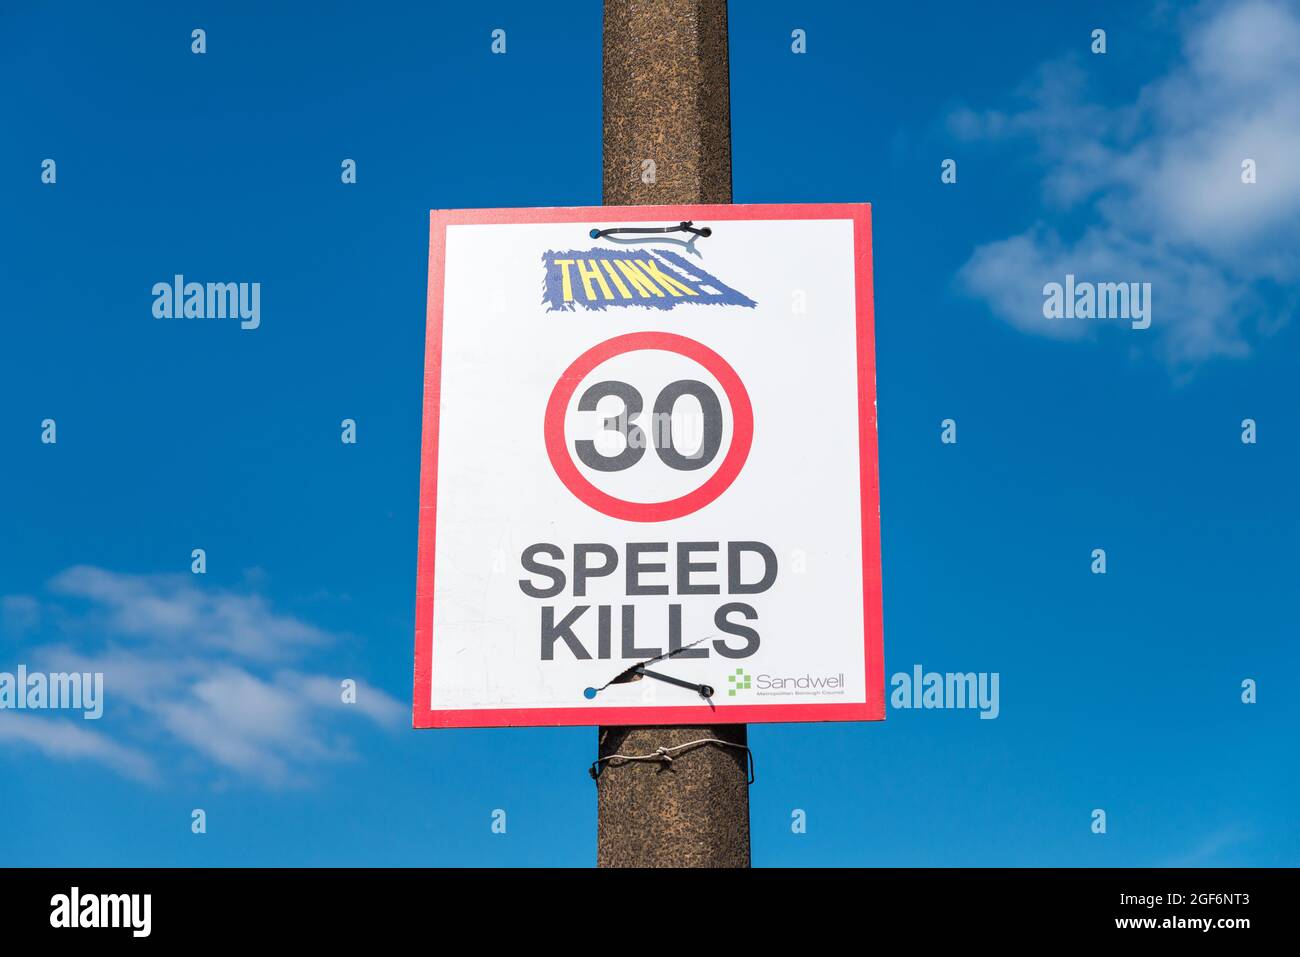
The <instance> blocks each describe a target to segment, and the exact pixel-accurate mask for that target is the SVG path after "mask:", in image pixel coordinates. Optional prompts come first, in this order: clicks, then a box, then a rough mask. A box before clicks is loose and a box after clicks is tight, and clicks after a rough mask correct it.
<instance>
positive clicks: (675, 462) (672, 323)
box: [414, 204, 884, 728]
mask: <svg viewBox="0 0 1300 957" xmlns="http://www.w3.org/2000/svg"><path fill="white" fill-rule="evenodd" d="M688 223H690V224H691V225H689V226H688V225H687V224H688ZM871 284H872V272H871V212H870V207H869V206H867V205H820V204H819V205H779V206H777V205H774V206H641V207H609V206H597V207H588V208H557V209H488V210H435V211H434V212H433V213H432V214H431V235H430V252H429V295H428V316H427V336H426V346H425V389H424V428H423V448H422V466H421V477H420V531H419V559H418V572H417V575H418V577H417V586H416V635H415V695H414V724H415V726H416V727H417V728H424V727H488V726H507V725H596V724H601V725H620V724H635V725H651V724H689V723H710V724H717V723H720V722H721V723H728V722H744V723H751V722H762V721H861V720H880V719H883V718H884V664H883V649H882V640H881V592H880V524H879V484H878V468H877V459H876V395H875V350H874V344H873V331H872V288H871Z"/></svg>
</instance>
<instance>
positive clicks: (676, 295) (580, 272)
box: [542, 249, 757, 312]
mask: <svg viewBox="0 0 1300 957" xmlns="http://www.w3.org/2000/svg"><path fill="white" fill-rule="evenodd" d="M542 262H543V263H544V264H545V266H546V285H545V287H544V288H543V290H542V302H544V303H546V307H547V309H546V311H547V312H573V311H574V310H576V308H577V307H578V306H579V305H581V306H582V307H583V308H584V309H596V310H604V309H607V308H608V307H610V306H644V307H646V308H647V309H672V308H673V307H674V306H676V305H678V304H679V303H683V302H696V303H706V304H713V305H722V306H745V307H746V308H749V309H752V308H754V306H756V305H757V303H756V302H754V300H752V299H750V298H749V297H748V296H746V295H744V294H743V293H740V292H737V291H736V290H735V289H732V288H731V287H730V286H728V285H726V284H725V283H723V282H721V281H719V280H718V279H717V278H716V277H714V276H711V275H709V273H707V272H705V271H704V270H703V269H701V268H700V267H699V266H696V265H693V264H691V263H689V262H687V261H686V260H685V259H683V258H682V257H681V256H679V255H677V254H676V253H674V252H670V251H668V250H665V249H656V250H653V251H635V252H634V251H631V250H621V249H589V250H587V251H586V252H579V251H577V250H572V249H571V250H568V251H567V252H556V251H554V250H548V251H547V252H546V253H545V254H544V255H543V256H542Z"/></svg>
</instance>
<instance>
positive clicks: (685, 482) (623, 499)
mask: <svg viewBox="0 0 1300 957" xmlns="http://www.w3.org/2000/svg"><path fill="white" fill-rule="evenodd" d="M647 352H658V353H668V354H669V355H670V357H671V358H673V359H675V360H678V361H677V362H676V365H677V366H680V367H682V368H681V369H680V375H681V377H677V375H669V376H664V375H663V374H662V370H663V363H662V361H660V362H658V363H654V364H653V365H652V364H651V363H649V362H645V363H642V364H640V368H639V369H638V365H637V363H635V362H634V361H623V362H622V363H620V362H619V360H635V359H636V358H640V357H639V356H638V355H637V354H638V353H647ZM644 358H647V359H648V358H649V357H644ZM619 365H622V366H623V367H624V368H625V370H627V371H625V372H622V373H620V372H619V371H618V366H619ZM637 371H640V372H641V373H642V374H641V375H639V376H635V375H633V374H629V373H635V372H637ZM646 373H650V374H648V375H647V374H646ZM654 373H658V375H655V374H654ZM633 378H639V379H642V380H644V381H645V382H646V383H647V384H648V385H649V386H650V388H649V389H647V388H645V387H644V385H642V384H639V383H637V382H633V381H628V380H631V379H633ZM656 378H658V379H660V380H662V381H660V382H654V381H653V380H654V379H656ZM650 391H653V392H654V395H653V397H651V396H650V395H649V392H650ZM609 401H612V403H613V408H611V409H610V410H609V412H608V413H606V411H605V409H603V408H602V406H604V405H606V403H607V402H609ZM682 406H687V408H686V409H683V408H682ZM584 412H585V413H594V416H593V415H588V416H587V417H586V418H587V425H588V428H586V429H584V428H583V427H582V421H581V413H584ZM575 413H577V414H576V415H575ZM593 418H594V419H596V420H597V421H598V425H599V428H598V431H596V432H595V433H594V434H592V435H588V436H587V437H582V435H581V433H583V432H591V429H590V423H591V420H592V419H593ZM753 436H754V413H753V408H752V407H751V405H750V402H749V394H748V393H747V392H746V391H745V385H744V383H743V382H742V381H741V379H740V376H739V375H737V374H736V371H735V370H734V369H733V368H732V367H731V366H730V365H729V364H728V363H727V361H726V360H725V359H723V358H722V356H720V355H718V353H716V352H714V351H713V350H712V349H710V348H709V347H708V346H705V345H703V344H702V343H700V342H697V341H695V340H694V339H690V338H688V337H686V336H681V335H677V334H675V333H669V332H637V333H629V334H627V335H622V336H615V337H614V338H612V339H607V340H605V341H604V342H602V343H599V344H598V345H595V346H593V347H592V348H590V349H588V350H587V351H586V352H584V353H582V355H580V356H578V357H577V358H576V359H575V360H574V361H573V363H572V365H570V366H569V367H568V368H567V369H565V370H564V373H563V374H562V375H561V376H560V379H559V381H558V382H556V384H555V388H554V390H553V391H552V392H551V397H550V401H549V402H548V403H547V406H546V421H545V438H546V452H547V455H548V456H549V457H550V460H551V465H552V466H553V467H554V469H555V473H556V475H558V476H559V478H560V481H561V482H563V483H564V485H565V487H566V488H568V490H569V491H570V492H572V493H573V494H574V495H575V496H577V498H578V499H580V500H581V501H582V502H584V503H585V504H587V505H589V506H591V507H592V508H594V509H595V510H596V511H598V512H601V513H603V514H605V515H608V516H610V517H612V518H621V519H624V520H627V521H632V522H661V521H667V520H670V519H674V518H681V517H683V516H685V515H689V514H691V513H692V512H696V511H698V510H700V509H701V508H704V507H705V506H706V505H708V504H709V503H710V502H712V501H713V500H714V499H716V498H717V497H718V496H719V495H721V494H722V493H723V492H725V491H726V490H727V487H728V486H730V485H731V483H732V482H733V481H735V479H736V476H737V475H738V474H739V473H740V470H741V469H742V468H743V467H744V465H745V459H746V458H747V457H748V455H749V447H750V443H751V442H752V440H753ZM602 439H604V440H605V441H604V443H603V444H604V446H605V448H602V443H601V440H602ZM611 446H612V447H611ZM647 453H649V454H647ZM674 473H676V474H675V475H674ZM664 487H667V488H669V489H670V490H671V492H670V494H672V493H674V492H675V493H679V494H672V497H669V498H660V497H658V496H656V493H655V489H656V488H664ZM624 489H626V491H624Z"/></svg>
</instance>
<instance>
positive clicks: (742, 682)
mask: <svg viewBox="0 0 1300 957" xmlns="http://www.w3.org/2000/svg"><path fill="white" fill-rule="evenodd" d="M727 683H728V684H729V685H731V687H730V688H728V689H727V697H729V698H734V697H735V696H736V692H737V691H748V690H749V675H747V674H745V669H744V668H737V669H736V673H735V674H734V675H727Z"/></svg>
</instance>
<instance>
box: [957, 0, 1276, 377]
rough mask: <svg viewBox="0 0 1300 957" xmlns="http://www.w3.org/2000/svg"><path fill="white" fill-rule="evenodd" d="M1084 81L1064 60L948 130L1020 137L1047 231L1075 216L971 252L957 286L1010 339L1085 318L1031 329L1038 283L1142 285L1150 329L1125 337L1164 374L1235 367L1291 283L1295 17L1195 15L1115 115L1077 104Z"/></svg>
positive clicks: (1254, 4)
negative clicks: (1203, 366)
mask: <svg viewBox="0 0 1300 957" xmlns="http://www.w3.org/2000/svg"><path fill="white" fill-rule="evenodd" d="M1098 59H1100V58H1098ZM1085 79H1086V74H1085V73H1084V72H1083V71H1082V70H1081V69H1080V68H1079V66H1078V65H1077V63H1074V62H1066V63H1056V64H1049V65H1047V66H1044V67H1043V68H1042V69H1041V70H1040V71H1039V73H1038V74H1037V76H1036V77H1035V78H1034V79H1033V80H1032V81H1031V82H1030V83H1029V84H1028V85H1027V87H1026V90H1025V93H1024V96H1023V99H1024V101H1025V102H1024V105H1023V107H1022V108H1020V109H1017V110H1010V111H992V112H983V113H980V112H975V111H971V110H962V111H959V112H957V113H955V114H953V115H952V116H951V117H950V118H949V125H950V129H951V130H952V131H953V133H954V134H956V135H957V136H959V137H962V138H967V139H981V140H997V141H1005V140H1011V139H1016V138H1026V139H1028V140H1029V141H1030V142H1031V144H1032V146H1033V149H1034V151H1035V155H1036V157H1037V158H1038V159H1039V160H1040V161H1041V163H1042V166H1043V168H1044V170H1045V172H1044V178H1043V182H1042V184H1041V186H1042V193H1043V198H1044V201H1045V203H1046V204H1047V205H1048V206H1049V212H1050V213H1051V214H1052V215H1051V217H1049V218H1050V219H1056V218H1057V215H1056V214H1058V213H1060V212H1077V213H1081V214H1082V215H1083V218H1084V224H1083V225H1082V227H1081V228H1080V229H1078V230H1076V231H1075V232H1074V233H1072V234H1069V235H1063V234H1062V232H1061V231H1059V230H1058V229H1056V228H1054V227H1053V226H1051V225H1049V222H1048V221H1040V222H1038V223H1035V224H1033V225H1031V226H1029V227H1028V228H1027V229H1025V230H1024V231H1023V232H1021V233H1019V234H1017V235H1014V236H1011V237H1007V238H1004V239H1000V240H997V241H994V242H989V243H987V244H985V245H982V246H980V247H978V248H977V249H976V250H975V251H974V253H973V254H972V256H971V257H970V259H969V260H968V261H967V263H966V264H965V265H964V266H963V267H962V269H961V270H960V273H959V275H958V281H959V283H960V284H961V285H962V286H963V287H964V288H965V289H966V290H967V291H968V292H970V293H971V294H973V295H975V296H978V297H980V298H983V299H985V300H986V301H987V302H988V304H989V306H990V308H991V309H992V310H993V312H994V313H996V314H997V315H998V316H1000V317H1001V318H1003V319H1005V320H1006V321H1008V322H1010V323H1011V324H1013V325H1015V326H1016V327H1017V328H1019V329H1022V330H1024V331H1026V332H1032V333H1035V334H1039V335H1044V336H1052V337H1057V338H1076V337H1080V336H1085V335H1091V334H1092V333H1093V330H1094V329H1096V328H1097V327H1098V326H1099V325H1100V323H1099V321H1097V320H1074V321H1071V320H1049V319H1045V318H1043V315H1042V303H1043V294H1042V287H1043V285H1044V284H1045V283H1047V282H1061V281H1062V280H1063V277H1064V276H1065V275H1066V274H1067V273H1073V274H1074V275H1075V276H1077V277H1078V278H1079V279H1081V280H1084V279H1086V280H1091V281H1098V282H1105V281H1111V282H1123V281H1132V282H1150V283H1152V300H1153V323H1152V327H1151V329H1150V330H1147V331H1142V332H1130V333H1128V334H1130V335H1135V336H1147V335H1153V334H1154V336H1155V337H1156V338H1157V341H1158V345H1159V349H1160V351H1161V352H1162V353H1163V355H1164V356H1165V358H1166V359H1167V360H1168V361H1169V362H1170V363H1171V364H1174V365H1178V366H1188V365H1191V364H1194V363H1198V362H1201V361H1204V360H1206V359H1210V358H1214V357H1219V356H1235V357H1240V356H1244V355H1246V354H1248V353H1249V351H1250V348H1251V346H1252V344H1253V343H1254V342H1256V341H1257V340H1258V339H1259V338H1260V337H1262V336H1266V335H1268V334H1270V333H1271V332H1273V331H1275V330H1276V329H1277V328H1278V327H1279V326H1280V325H1281V324H1282V323H1284V322H1285V321H1287V319H1289V318H1290V314H1291V313H1292V312H1293V311H1294V308H1295V305H1296V298H1295V295H1294V293H1290V292H1289V291H1288V289H1287V287H1293V286H1294V285H1295V283H1296V282H1297V281H1300V175H1297V172H1296V167H1295V162H1296V157H1297V156H1300V8H1298V7H1297V4H1296V3H1294V2H1291V3H1288V2H1282V0H1247V2H1239V3H1232V4H1212V5H1209V6H1206V7H1203V8H1201V9H1200V10H1198V11H1196V12H1195V13H1193V14H1192V15H1190V16H1189V17H1188V19H1187V20H1186V22H1185V24H1184V29H1183V34H1182V47H1181V53H1180V57H1179V60H1178V62H1177V64H1176V65H1175V66H1174V67H1173V68H1172V69H1171V70H1170V71H1168V72H1167V73H1166V74H1164V75H1163V76H1161V77H1159V78H1158V79H1156V80H1154V81H1153V82H1151V83H1149V84H1148V85H1147V86H1145V87H1144V88H1143V89H1142V90H1141V91H1140V92H1139V93H1138V94H1137V95H1136V97H1135V98H1134V99H1133V100H1132V102H1130V103H1128V104H1126V105H1123V106H1119V107H1109V106H1102V105H1099V104H1097V103H1095V102H1091V101H1090V100H1089V99H1088V98H1087V96H1086V94H1085V85H1086V83H1085ZM1245 159H1252V160H1254V161H1255V163H1256V165H1257V171H1258V172H1257V176H1258V180H1257V182H1256V183H1254V184H1252V185H1247V184H1244V183H1242V181H1241V164H1242V161H1243V160H1245ZM1269 303H1272V306H1271V307H1270V306H1269V305H1268V304H1269ZM1121 328H1125V329H1127V328H1128V326H1127V324H1122V325H1121Z"/></svg>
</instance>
